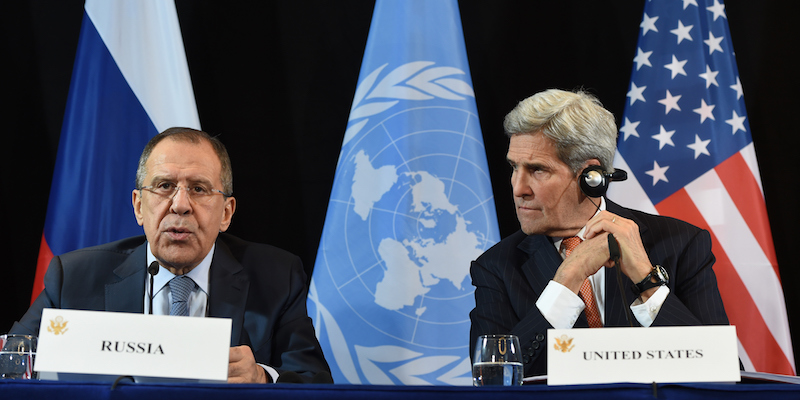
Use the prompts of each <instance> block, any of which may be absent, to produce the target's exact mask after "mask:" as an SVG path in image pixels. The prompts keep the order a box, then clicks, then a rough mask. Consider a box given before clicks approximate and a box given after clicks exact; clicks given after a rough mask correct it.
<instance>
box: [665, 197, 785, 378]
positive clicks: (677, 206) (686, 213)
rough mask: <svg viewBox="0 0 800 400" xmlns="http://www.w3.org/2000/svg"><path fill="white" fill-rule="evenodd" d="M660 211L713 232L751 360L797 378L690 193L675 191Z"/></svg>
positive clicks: (719, 269) (722, 281)
mask: <svg viewBox="0 0 800 400" xmlns="http://www.w3.org/2000/svg"><path fill="white" fill-rule="evenodd" d="M656 209H657V210H658V213H659V214H661V215H668V216H670V217H674V218H679V219H681V220H684V221H686V222H688V223H690V224H693V225H695V226H698V227H700V228H702V229H705V230H707V231H709V232H710V233H711V243H712V244H711V249H712V252H713V253H714V256H716V258H717V262H716V263H715V264H714V272H715V273H716V275H717V284H718V286H719V292H720V295H721V296H722V302H723V303H724V304H725V312H726V313H727V314H728V320H729V321H730V323H731V325H735V326H736V334H737V336H738V337H739V340H740V341H741V342H742V346H744V348H745V350H746V351H747V355H748V356H749V357H750V361H751V362H752V363H753V366H754V367H755V369H756V370H757V371H759V372H769V373H775V374H784V375H794V370H793V369H792V365H791V363H790V362H789V360H788V359H787V358H786V355H785V354H784V353H783V350H782V349H781V347H780V346H779V345H778V342H777V341H776V340H775V338H774V337H773V336H772V333H771V332H770V331H769V328H768V327H767V324H766V322H765V321H764V318H763V317H762V316H761V312H759V310H758V307H756V305H755V303H754V302H753V298H752V297H751V296H750V293H749V292H748V291H747V287H746V286H745V285H744V283H743V282H742V280H741V278H740V277H739V274H738V273H737V272H736V269H735V268H734V267H733V264H732V263H731V260H730V259H729V258H728V255H727V254H726V253H725V251H724V250H723V249H722V245H721V244H720V243H719V240H718V239H717V237H716V235H714V232H713V231H712V230H711V229H710V228H709V226H708V223H706V220H705V218H703V215H702V214H700V211H699V210H698V209H697V207H696V206H695V205H694V202H693V201H692V199H691V198H690V197H689V194H688V193H686V190H685V189H681V190H679V191H677V192H675V193H674V194H673V195H671V196H670V197H668V198H666V199H664V200H663V201H662V202H660V203H658V204H657V205H656Z"/></svg>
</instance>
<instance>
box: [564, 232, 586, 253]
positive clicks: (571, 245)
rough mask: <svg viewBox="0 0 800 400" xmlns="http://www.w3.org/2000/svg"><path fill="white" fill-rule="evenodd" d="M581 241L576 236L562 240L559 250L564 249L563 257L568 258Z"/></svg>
mask: <svg viewBox="0 0 800 400" xmlns="http://www.w3.org/2000/svg"><path fill="white" fill-rule="evenodd" d="M582 241H583V239H581V238H579V237H577V236H571V237H568V238H564V240H562V241H561V248H562V249H564V257H569V255H570V253H572V250H575V248H576V247H578V245H579V244H581V242H582Z"/></svg>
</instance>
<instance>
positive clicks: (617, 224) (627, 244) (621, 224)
mask: <svg viewBox="0 0 800 400" xmlns="http://www.w3.org/2000/svg"><path fill="white" fill-rule="evenodd" d="M609 233H611V234H613V235H614V238H615V239H617V243H619V248H620V254H621V255H620V258H619V264H620V265H619V267H620V268H621V270H622V273H623V274H625V275H626V276H627V277H628V278H630V280H631V281H633V282H634V283H637V282H640V281H641V280H642V279H644V278H645V277H646V276H647V275H648V274H649V273H650V271H651V270H652V269H653V264H652V263H651V262H650V258H649V257H648V256H647V252H646V251H645V249H644V245H643V244H642V237H641V235H640V234H639V225H637V224H636V223H635V222H633V221H631V220H629V219H626V218H623V217H620V216H619V215H616V214H612V213H610V212H608V211H602V212H600V213H599V214H597V215H596V216H594V217H593V218H592V219H590V220H589V222H588V223H587V224H586V234H585V236H586V239H587V241H588V240H590V239H593V238H600V237H603V238H604V239H605V240H606V241H607V240H608V237H607V236H608V234H609ZM576 250H577V249H576ZM573 254H574V253H573ZM605 265H606V266H614V265H613V262H611V260H606V262H605ZM653 292H655V290H652V289H651V290H648V291H646V292H645V293H642V295H641V296H640V297H642V301H646V300H647V298H648V297H650V295H651V294H652V293H653Z"/></svg>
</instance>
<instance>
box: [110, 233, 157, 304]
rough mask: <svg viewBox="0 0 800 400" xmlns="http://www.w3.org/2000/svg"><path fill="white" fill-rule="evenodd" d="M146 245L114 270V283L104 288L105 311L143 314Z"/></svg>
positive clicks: (140, 247) (137, 249)
mask: <svg viewBox="0 0 800 400" xmlns="http://www.w3.org/2000/svg"><path fill="white" fill-rule="evenodd" d="M146 252H147V245H146V244H142V245H141V246H139V247H137V248H136V250H134V252H133V253H132V254H131V255H130V256H129V257H128V258H126V259H125V261H124V262H123V263H122V264H120V265H119V266H118V267H117V268H115V269H114V275H115V279H116V280H115V281H113V282H111V283H108V284H106V286H105V310H106V311H116V312H131V313H143V312H144V281H145V275H146V266H145V264H146V263H147V261H146V260H147V258H146V254H145V253H146Z"/></svg>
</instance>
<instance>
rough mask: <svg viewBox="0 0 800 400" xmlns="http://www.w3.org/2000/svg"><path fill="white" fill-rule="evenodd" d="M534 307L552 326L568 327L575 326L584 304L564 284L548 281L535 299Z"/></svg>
mask: <svg viewBox="0 0 800 400" xmlns="http://www.w3.org/2000/svg"><path fill="white" fill-rule="evenodd" d="M536 307H537V308H538V309H539V312H541V313H542V316H543V317H544V318H545V319H546V320H547V322H549V323H550V325H552V326H553V328H556V329H569V328H572V327H573V326H575V322H576V321H577V320H578V316H579V315H581V311H583V309H584V308H585V307H586V305H585V304H584V303H583V300H581V298H580V297H578V295H577V294H575V293H573V292H572V291H571V290H569V289H568V288H567V287H566V286H564V285H562V284H560V283H558V282H556V281H550V282H549V283H548V284H547V286H546V287H545V288H544V290H543V291H542V294H541V295H540V296H539V299H538V300H536Z"/></svg>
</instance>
